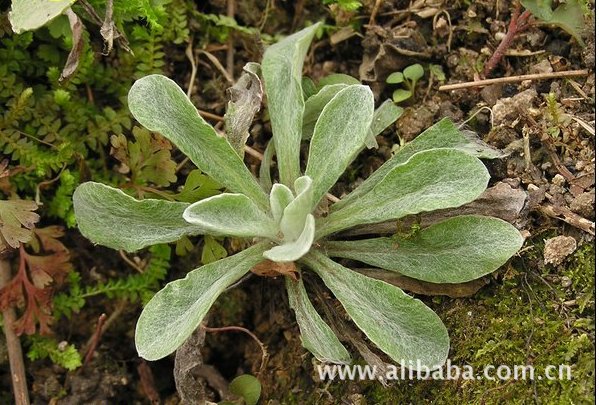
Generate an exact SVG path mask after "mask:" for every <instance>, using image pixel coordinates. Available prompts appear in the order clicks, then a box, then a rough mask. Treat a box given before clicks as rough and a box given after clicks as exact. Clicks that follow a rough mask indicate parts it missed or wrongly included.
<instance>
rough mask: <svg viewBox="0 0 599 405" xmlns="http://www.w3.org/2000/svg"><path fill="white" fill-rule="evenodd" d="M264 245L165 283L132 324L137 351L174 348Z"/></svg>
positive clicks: (156, 355)
mask: <svg viewBox="0 0 599 405" xmlns="http://www.w3.org/2000/svg"><path fill="white" fill-rule="evenodd" d="M264 248H265V245H263V244H262V245H255V246H252V247H251V248H249V249H246V250H244V251H242V252H240V253H237V254H236V255H234V256H230V257H227V258H226V259H222V260H219V261H217V262H214V263H210V264H208V265H206V266H203V267H200V268H198V269H195V270H192V271H190V272H189V273H187V276H186V277H185V278H184V279H179V280H175V281H172V282H170V283H168V284H167V285H166V286H165V287H164V288H163V289H162V290H160V291H158V293H156V295H154V297H153V298H152V299H151V300H150V302H148V303H147V305H146V306H145V307H144V309H143V311H142V313H141V315H140V317H139V320H138V322H137V326H136V327H135V346H136V348H137V352H138V353H139V355H140V356H141V357H143V358H144V359H146V360H158V359H161V358H163V357H166V356H168V355H169V354H171V353H172V352H174V351H175V350H176V349H177V348H178V347H179V346H181V345H182V344H183V342H185V340H186V339H187V338H188V337H189V336H190V335H191V334H192V332H193V331H194V330H195V329H196V328H197V327H198V326H199V325H200V322H201V321H202V319H204V316H206V314H207V313H208V310H209V309H210V307H211V306H212V304H213V303H214V301H216V299H217V298H218V296H219V295H220V294H222V293H223V291H224V290H225V289H226V288H227V287H228V286H230V285H231V284H233V283H234V282H236V281H237V280H239V279H240V278H241V277H243V275H244V274H246V273H247V272H248V271H249V270H250V269H251V268H252V267H253V266H255V265H256V264H258V263H259V262H261V261H262V260H263V258H262V252H263V251H264Z"/></svg>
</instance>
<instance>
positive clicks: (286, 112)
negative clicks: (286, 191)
mask: <svg viewBox="0 0 599 405" xmlns="http://www.w3.org/2000/svg"><path fill="white" fill-rule="evenodd" d="M318 27H320V23H318V24H314V25H312V26H310V27H307V28H304V29H303V30H301V31H299V32H297V33H295V34H293V35H290V36H288V37H286V38H285V39H283V40H282V41H280V42H278V43H276V44H273V45H271V46H269V47H268V48H267V49H266V52H264V58H263V59H262V76H263V78H264V87H265V88H266V93H267V94H268V111H269V115H270V122H271V125H272V131H273V139H274V141H275V149H276V151H277V152H276V153H277V161H278V166H279V176H280V179H281V182H282V183H283V184H285V185H287V186H289V187H291V185H292V184H293V181H294V180H295V179H296V178H298V177H299V176H300V160H299V159H300V142H301V139H302V117H303V115H304V96H303V90H302V67H303V65H304V58H305V56H306V53H307V51H308V47H309V46H310V43H311V42H312V38H313V37H314V34H315V33H316V30H317V29H318Z"/></svg>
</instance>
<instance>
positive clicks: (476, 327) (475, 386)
mask: <svg viewBox="0 0 599 405" xmlns="http://www.w3.org/2000/svg"><path fill="white" fill-rule="evenodd" d="M545 236H547V235H545ZM542 255H543V239H542V238H538V239H536V240H534V241H533V243H532V245H531V247H529V248H528V250H526V251H525V253H524V254H523V255H522V257H520V258H514V259H513V260H512V262H511V264H510V265H509V266H508V267H507V269H506V270H504V271H503V272H501V273H500V276H499V277H498V278H497V280H496V281H495V282H493V283H491V284H490V285H489V286H487V287H485V288H484V289H483V290H482V291H480V292H479V293H478V294H477V295H475V296H474V297H471V298H468V299H461V300H456V299H449V298H447V299H445V298H440V299H435V300H434V303H433V304H432V305H431V307H432V308H433V309H435V311H436V312H437V313H438V314H439V316H440V317H441V318H442V319H443V321H444V322H445V324H446V326H447V329H448V330H449V333H450V337H451V342H452V346H451V352H450V359H451V363H452V364H454V365H459V366H464V365H470V366H472V368H473V370H474V372H475V373H480V374H482V370H483V369H484V367H485V366H486V365H494V366H500V365H502V364H505V365H507V366H513V365H532V366H534V368H535V371H536V376H537V377H538V376H539V374H543V373H544V370H545V367H546V366H548V365H556V366H559V365H561V364H565V365H570V366H571V377H572V378H571V379H570V380H553V381H551V380H548V379H545V378H543V379H542V380H540V379H535V380H533V381H530V380H526V381H524V380H520V381H516V380H507V381H500V380H497V381H489V380H484V379H482V380H466V379H461V380H452V381H433V380H428V381H399V382H394V383H392V384H391V386H389V387H383V386H382V385H380V384H379V383H375V382H338V381H335V382H332V383H330V384H328V383H326V382H322V383H321V382H320V381H318V379H317V375H316V373H315V372H314V375H313V381H304V383H305V384H302V385H304V386H303V387H301V389H295V390H294V389H293V388H292V387H288V386H286V385H287V384H285V383H284V382H283V381H281V380H279V383H278V384H277V383H276V382H275V383H274V384H273V386H272V387H271V388H272V389H271V390H270V391H271V392H273V394H275V397H276V396H277V394H276V393H277V392H278V393H279V395H280V396H281V398H280V400H283V401H284V403H315V402H314V401H317V402H318V403H337V402H338V400H339V399H340V398H348V399H350V401H351V402H352V403H377V404H379V403H380V404H385V403H414V404H419V403H439V401H441V402H442V403H443V404H463V403H470V404H482V403H486V404H495V403H514V404H524V403H535V402H536V403H551V404H570V403H576V404H586V403H589V404H590V403H594V388H595V386H594V381H595V377H594V369H595V363H594V350H595V349H594V344H593V342H594V339H595V330H594V299H595V297H594V279H595V251H594V247H593V246H592V245H590V244H589V245H583V246H581V247H579V248H578V250H577V251H576V252H575V253H574V254H573V255H572V256H570V257H569V258H568V259H567V260H566V262H565V263H564V264H563V265H561V266H559V267H557V268H556V267H548V266H547V267H546V266H544V265H543V257H542ZM294 346H295V345H294ZM304 360H306V359H304ZM299 363H300V362H297V361H296V362H295V367H294V368H298V366H299ZM301 363H302V364H301V365H302V367H301V368H303V369H304V370H306V369H308V370H309V369H310V364H309V362H308V361H303V362H301ZM308 370H306V371H308ZM295 381H297V380H295ZM295 388H299V387H295ZM284 393H286V394H284Z"/></svg>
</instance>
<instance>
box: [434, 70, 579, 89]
mask: <svg viewBox="0 0 599 405" xmlns="http://www.w3.org/2000/svg"><path fill="white" fill-rule="evenodd" d="M588 74H589V71H588V70H586V69H581V70H564V71H563V72H551V73H535V74H531V75H517V76H507V77H498V78H495V79H485V80H475V81H473V82H465V83H454V84H446V85H444V86H440V87H439V91H448V90H458V89H466V88H469V87H484V86H490V85H492V84H497V83H500V84H504V83H520V82H523V81H525V80H547V79H560V78H563V77H577V76H588Z"/></svg>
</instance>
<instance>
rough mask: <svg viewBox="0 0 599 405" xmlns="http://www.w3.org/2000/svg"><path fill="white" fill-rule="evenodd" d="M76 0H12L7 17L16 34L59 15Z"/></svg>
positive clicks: (38, 25)
mask: <svg viewBox="0 0 599 405" xmlns="http://www.w3.org/2000/svg"><path fill="white" fill-rule="evenodd" d="M75 1H76V0H52V1H48V0H12V7H11V11H10V13H8V19H9V20H10V24H11V25H12V30H13V31H14V32H15V33H16V34H20V33H22V32H24V31H31V30H35V29H37V28H39V27H41V26H43V25H45V24H46V23H47V22H48V21H50V20H52V19H54V18H56V17H58V16H59V15H61V14H62V13H63V12H64V11H65V10H66V9H67V8H69V7H70V6H71V4H73V3H74V2H75Z"/></svg>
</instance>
